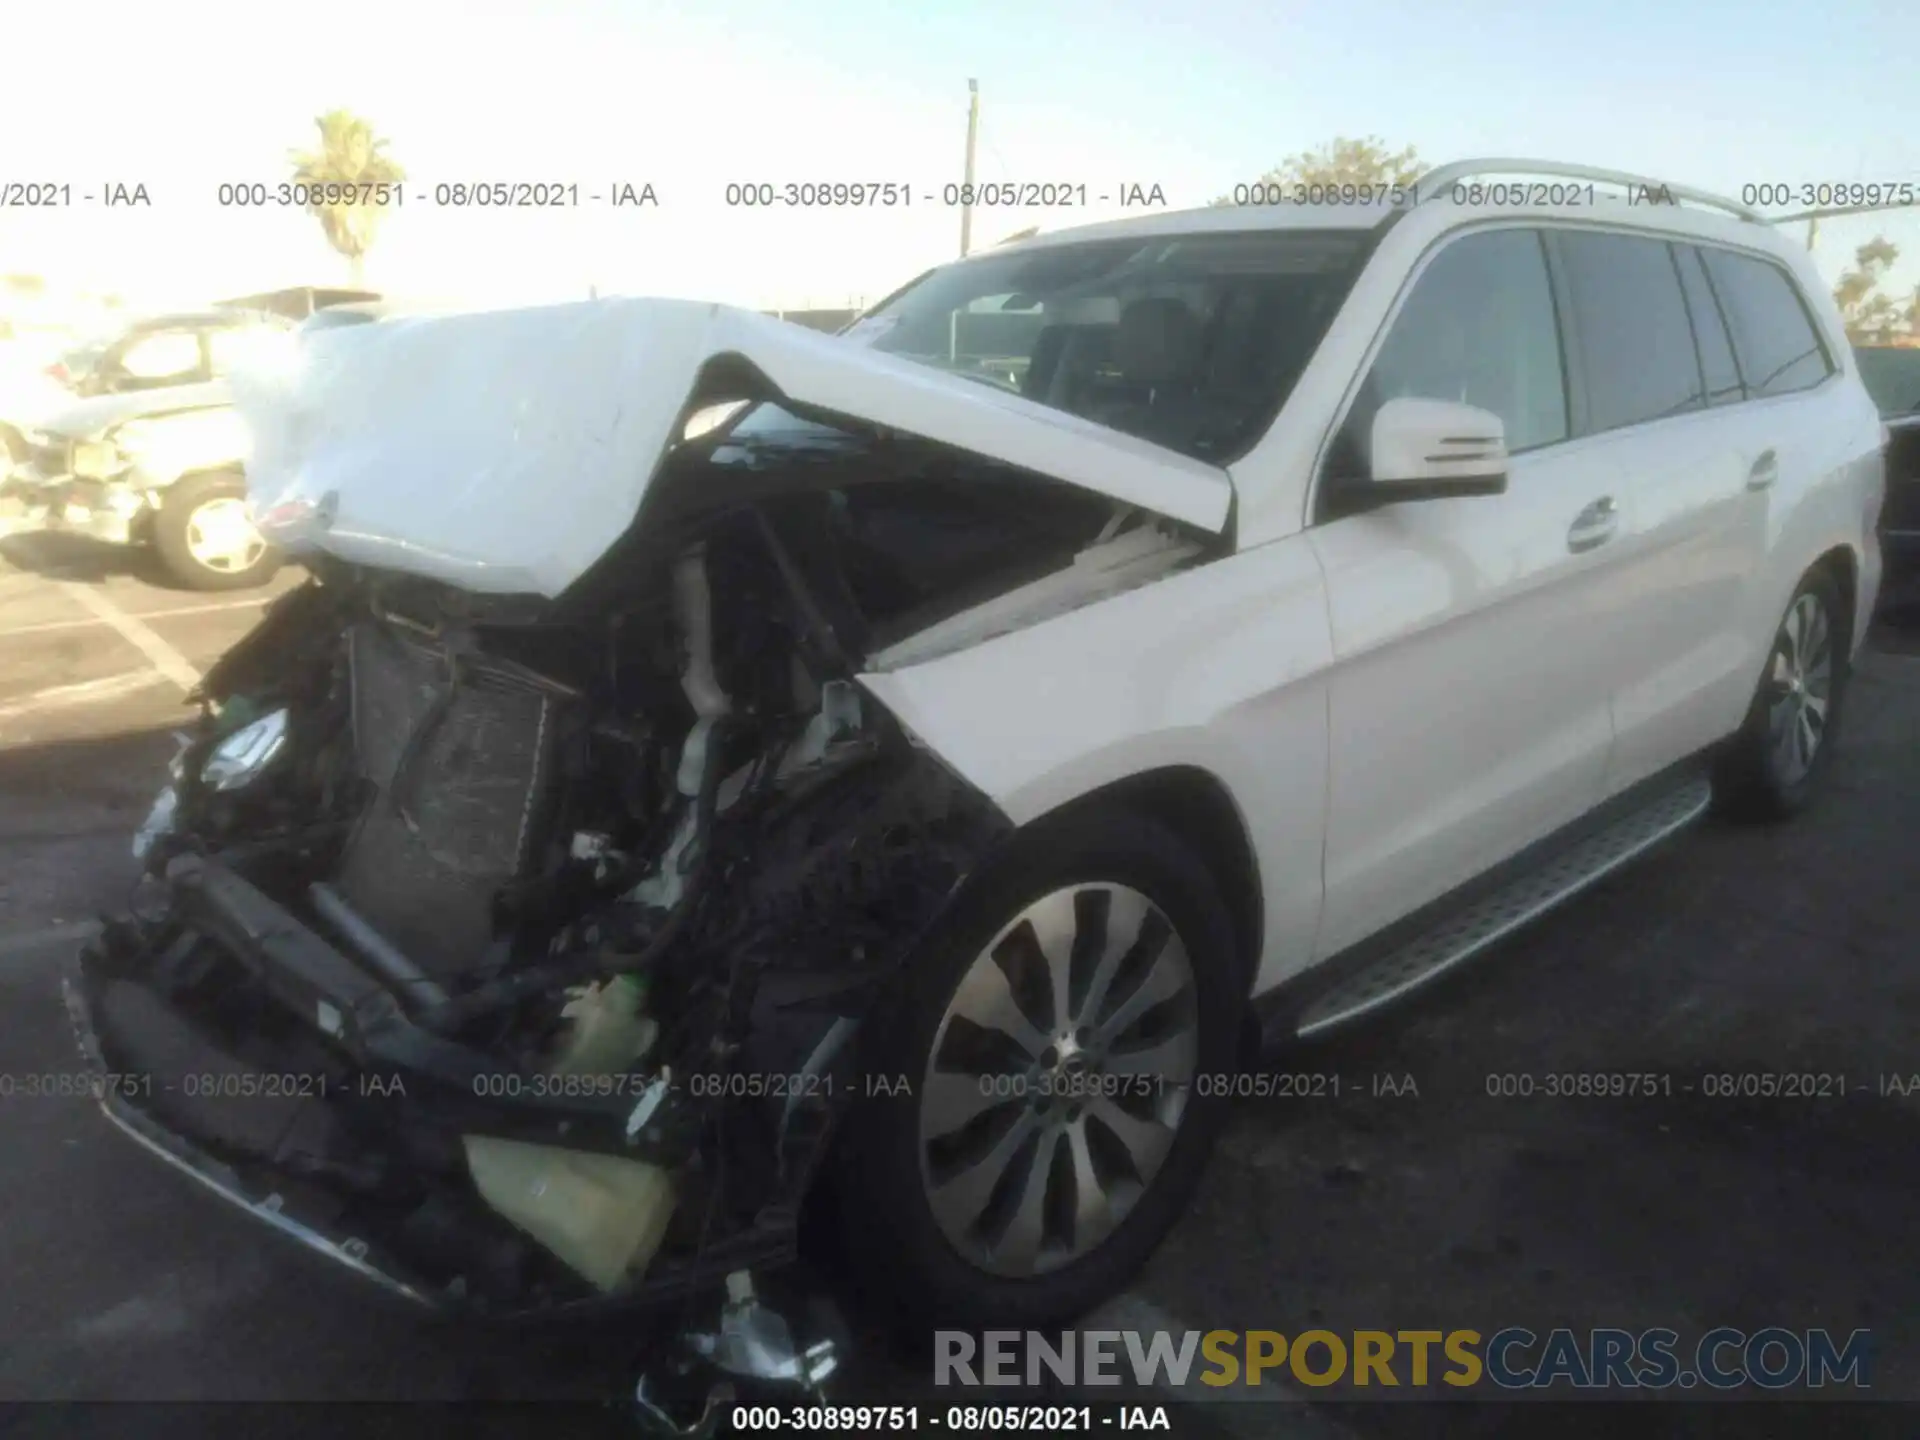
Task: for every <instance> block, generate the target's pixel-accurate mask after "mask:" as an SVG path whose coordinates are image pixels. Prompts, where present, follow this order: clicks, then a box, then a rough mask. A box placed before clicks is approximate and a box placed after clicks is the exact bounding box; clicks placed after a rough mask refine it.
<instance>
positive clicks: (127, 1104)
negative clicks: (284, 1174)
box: [65, 978, 437, 1306]
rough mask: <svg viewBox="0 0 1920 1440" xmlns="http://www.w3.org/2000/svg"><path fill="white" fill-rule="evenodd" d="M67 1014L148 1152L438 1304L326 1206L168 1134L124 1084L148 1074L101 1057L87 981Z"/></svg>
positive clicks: (352, 1264)
mask: <svg viewBox="0 0 1920 1440" xmlns="http://www.w3.org/2000/svg"><path fill="white" fill-rule="evenodd" d="M65 990H66V997H67V1014H68V1017H69V1018H70V1019H71V1020H72V1022H73V1029H74V1037H75V1039H76V1040H77V1041H78V1043H79V1046H80V1053H81V1054H82V1056H83V1057H85V1059H86V1060H87V1062H88V1064H89V1066H90V1068H91V1069H92V1070H93V1072H94V1076H95V1079H96V1082H97V1084H98V1087H99V1090H100V1108H101V1110H102V1111H103V1112H104V1113H105V1114H106V1117H107V1119H109V1120H111V1121H112V1122H113V1123H114V1125H116V1126H117V1127H118V1128H119V1129H120V1130H121V1131H123V1132H124V1133H125V1134H127V1135H129V1136H131V1137H132V1138H133V1139H134V1140H136V1141H138V1142H139V1143H140V1145H142V1146H143V1147H144V1148H145V1149H147V1150H148V1151H150V1152H151V1153H153V1154H154V1155H157V1156H158V1157H159V1158H160V1159H162V1160H164V1161H166V1163H167V1164H169V1165H171V1166H172V1167H173V1168H174V1169H176V1170H178V1171H180V1172H181V1173H183V1174H185V1175H188V1176H191V1177H192V1178H193V1179H195V1180H197V1181H199V1183H200V1184H202V1185H204V1186H205V1187H206V1188H207V1189H209V1190H211V1191H212V1192H213V1193H214V1194H216V1195H218V1196H219V1197H220V1198H221V1199H222V1200H225V1201H227V1202H228V1203H229V1204H231V1205H234V1206H237V1207H238V1208H239V1209H241V1210H244V1211H245V1212H246V1213H247V1214H249V1215H251V1216H253V1217H254V1219H256V1220H258V1221H260V1222H261V1223H262V1224H264V1225H266V1226H268V1227H269V1228H271V1229H273V1230H277V1231H279V1232H280V1233H281V1234H282V1235H285V1236H287V1237H289V1238H290V1239H292V1240H295V1241H297V1242H298V1243H299V1244H301V1245H303V1246H305V1247H306V1248H307V1249H309V1250H312V1251H314V1252H316V1253H318V1254H321V1255H324V1256H326V1257H327V1258H328V1259H329V1260H333V1261H335V1262H337V1263H338V1264H340V1265H343V1266H345V1267H346V1268H347V1269H349V1270H351V1271H353V1272H354V1273H355V1274H357V1275H360V1276H363V1277H364V1278H366V1279H368V1280H371V1281H372V1282H374V1283H375V1284H376V1285H379V1286H380V1287H381V1288H383V1289H385V1290H387V1291H389V1292H391V1293H392V1294H395V1295H398V1296H400V1297H401V1298H402V1299H404V1300H408V1301H411V1302H413V1303H414V1304H418V1305H426V1306H433V1305H435V1304H436V1303H437V1298H436V1297H435V1296H434V1295H433V1294H431V1293H430V1291H429V1288H428V1286H427V1285H426V1284H425V1283H424V1282H422V1281H421V1280H420V1279H419V1278H418V1277H416V1276H412V1275H409V1274H408V1273H407V1272H406V1271H405V1270H404V1268H403V1267H401V1266H400V1265H399V1264H398V1263H396V1262H394V1261H393V1260H391V1259H390V1258H387V1257H380V1256H375V1255H374V1253H373V1251H372V1247H371V1246H369V1245H368V1243H367V1242H366V1241H365V1240H364V1239H362V1238H360V1237H359V1236H357V1235H349V1234H346V1233H344V1232H341V1231H339V1230H337V1229H335V1228H334V1226H333V1225H332V1224H331V1223H330V1218H329V1216H328V1215H327V1213H326V1212H327V1211H328V1209H329V1208H330V1207H327V1206H324V1205H311V1202H308V1203H306V1204H303V1203H302V1201H301V1200H300V1199H299V1198H295V1199H293V1200H289V1198H288V1196H287V1193H286V1188H277V1189H276V1188H272V1182H273V1178H274V1177H272V1176H271V1175H266V1176H263V1177H261V1178H260V1179H258V1180H255V1181H253V1182H249V1180H248V1179H247V1178H245V1177H243V1176H242V1175H241V1173H240V1172H239V1171H238V1170H236V1169H235V1168H234V1167H232V1166H230V1165H228V1164H225V1163H224V1162H222V1161H220V1160H218V1159H216V1158H215V1157H214V1156H213V1155H210V1154H209V1153H207V1152H206V1151H205V1150H202V1149H200V1148H198V1147H196V1146H195V1145H194V1144H192V1143H191V1142H190V1141H188V1140H186V1139H184V1138H183V1137H181V1136H179V1135H177V1134H175V1133H174V1132H172V1131H171V1130H169V1129H167V1128H166V1127H165V1126H164V1125H162V1124H161V1123H160V1122H159V1121H158V1120H156V1119H155V1118H154V1117H153V1115H152V1114H151V1113H150V1112H149V1111H147V1110H144V1109H142V1108H141V1107H140V1106H139V1105H138V1104H136V1103H135V1101H134V1100H133V1099H132V1098H130V1097H129V1096H128V1095H125V1094H122V1093H121V1090H120V1087H121V1086H122V1085H126V1086H128V1087H129V1088H131V1089H138V1090H141V1091H143V1092H144V1091H145V1090H146V1089H147V1087H146V1085H145V1084H144V1083H143V1081H144V1080H145V1077H144V1076H140V1075H138V1074H137V1073H133V1072H126V1071H116V1070H113V1069H112V1068H111V1067H110V1065H109V1063H108V1061H107V1059H106V1057H105V1055H104V1054H103V1052H102V1049H101V1045H100V1039H99V1033H98V1031H97V1030H96V1028H95V1025H94V1019H93V1007H92V1005H91V1004H90V1002H89V1000H88V998H87V990H88V987H87V985H86V982H85V980H84V979H79V980H76V979H71V978H70V979H68V980H67V981H66V984H65Z"/></svg>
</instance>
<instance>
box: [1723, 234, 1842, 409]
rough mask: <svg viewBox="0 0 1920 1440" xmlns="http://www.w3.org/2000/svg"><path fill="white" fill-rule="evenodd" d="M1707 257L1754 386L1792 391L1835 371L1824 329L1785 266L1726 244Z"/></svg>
mask: <svg viewBox="0 0 1920 1440" xmlns="http://www.w3.org/2000/svg"><path fill="white" fill-rule="evenodd" d="M1706 258H1707V273H1708V274H1710V275H1711V276H1712V277H1713V288H1714V290H1715V292H1716V293H1717V294H1718V295H1719V296H1720V303H1721V304H1722V305H1723V306H1725V307H1726V311H1727V323H1728V324H1729V325H1731V326H1732V327H1733V348H1734V353H1735V354H1736V355H1737V356H1739V358H1740V373H1741V375H1742V377H1743V378H1744V379H1745V380H1746V382H1747V389H1748V390H1749V391H1751V392H1752V393H1753V394H1755V395H1790V394H1792V393H1793V392H1794V391H1796V390H1806V389H1809V388H1811V387H1812V386H1815V385H1818V384H1819V383H1820V382H1821V381H1822V380H1824V379H1826V378H1827V376H1829V375H1831V374H1832V373H1833V365H1832V362H1831V361H1829V360H1828V359H1827V351H1826V347H1825V346H1824V345H1822V344H1821V343H1820V335H1819V332H1818V331H1816V330H1815V329H1814V328H1813V320H1812V318H1811V317H1810V316H1809V315H1808V314H1807V307H1806V306H1805V305H1804V304H1803V303H1802V302H1801V299H1800V295H1799V293H1798V292H1797V291H1796V290H1795V289H1794V288H1793V282H1792V281H1791V280H1789V279H1788V278H1787V276H1786V272H1785V271H1783V270H1781V269H1780V268H1779V266H1777V265H1769V264H1768V263H1767V262H1766V261H1764V260H1755V259H1753V258H1751V257H1750V256H1746V255H1735V254H1733V253H1732V252H1731V251H1727V250H1708V251H1706Z"/></svg>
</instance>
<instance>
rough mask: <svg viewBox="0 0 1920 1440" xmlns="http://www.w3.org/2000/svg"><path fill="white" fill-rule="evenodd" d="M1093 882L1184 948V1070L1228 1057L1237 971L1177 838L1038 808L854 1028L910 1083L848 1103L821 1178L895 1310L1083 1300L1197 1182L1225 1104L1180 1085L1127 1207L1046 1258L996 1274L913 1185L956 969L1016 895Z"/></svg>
mask: <svg viewBox="0 0 1920 1440" xmlns="http://www.w3.org/2000/svg"><path fill="white" fill-rule="evenodd" d="M1101 882H1105V883H1107V884H1118V885H1124V886H1127V887H1130V888H1132V889H1133V890H1136V891H1138V892H1140V894H1141V895H1143V896H1145V897H1146V898H1147V899H1148V900H1149V901H1151V902H1152V903H1153V904H1154V905H1156V906H1158V907H1159V909H1160V910H1161V911H1162V912H1164V915H1165V917H1166V919H1167V920H1168V921H1170V922H1171V924H1172V926H1173V928H1174V930H1175V931H1176V932H1177V934H1178V936H1179V939H1180V941H1181V942H1182V943H1183V944H1184V945H1185V947H1186V950H1187V955H1188V958H1189V960H1190V962H1191V966H1192V979H1193V992H1194V1010H1193V1014H1194V1017H1195V1020H1196V1022H1197V1024H1196V1035H1197V1063H1196V1065H1195V1070H1194V1074H1195V1077H1200V1076H1210V1075H1218V1074H1221V1073H1223V1072H1230V1071H1232V1070H1234V1069H1235V1068H1236V1061H1237V1056H1238V1048H1237V1047H1238V1038H1239V1034H1240V1025H1241V1017H1242V1014H1243V1012H1244V1010H1245V977H1244V970H1243V967H1242V966H1241V965H1240V964H1238V963H1237V957H1236V954H1235V946H1234V929H1233V924H1232V920H1231V917H1230V915H1229V913H1228V911H1227V907H1226V904H1225V902H1224V900H1223V899H1222V897H1221V894H1220V891H1219V887H1218V886H1217V885H1216V884H1215V882H1214V880H1213V878H1212V876H1211V874H1210V873H1209V872H1208V870H1207V868H1206V866H1204V865H1203V864H1202V863H1201V862H1200V861H1199V860H1198V858H1197V857H1196V856H1195V855H1194V853H1193V852H1192V850H1191V849H1189V848H1188V847H1187V846H1186V845H1185V844H1183V843H1182V842H1181V840H1180V839H1179V837H1178V836H1176V835H1175V834H1173V833H1172V832H1171V831H1169V830H1167V829H1166V828H1165V827H1164V826H1162V825H1159V824H1157V823H1154V822H1152V821H1149V820H1147V819H1144V818H1142V817H1139V816H1137V815H1134V814H1132V813H1130V812H1124V811H1118V810H1111V809H1110V810H1105V811H1103V812H1097V813H1096V812H1083V813H1080V814H1078V815H1074V816H1070V817H1064V818H1063V819H1061V820H1060V821H1057V822H1052V823H1047V822H1042V824H1041V825H1040V826H1038V827H1036V829H1035V830H1034V831H1031V832H1029V833H1028V834H1027V835H1025V836H1023V837H1021V838H1020V839H1019V840H1017V841H1016V843H1015V844H1014V846H1013V847H1012V849H1011V852H1010V853H1009V854H1008V855H1007V856H1005V857H1003V862H1002V863H999V864H997V865H995V866H994V867H993V868H992V870H991V871H990V872H989V873H986V874H982V875H980V876H977V877H976V878H975V880H974V881H973V882H972V883H971V884H970V885H969V886H968V888H967V889H966V890H965V891H963V893H962V894H961V895H960V897H959V898H958V900H957V901H956V904H955V908H954V910H953V911H952V912H951V913H950V915H949V916H948V918H947V921H946V923H945V924H943V925H942V926H941V927H939V929H938V931H937V933H935V934H934V935H933V936H932V937H931V939H930V940H929V941H928V942H927V943H926V944H925V945H924V946H923V947H922V948H921V950H920V952H919V954H918V955H917V956H916V957H915V958H914V959H913V960H912V961H910V962H909V970H908V972H907V974H906V975H905V976H904V977H903V981H904V983H903V985H902V986H901V988H900V990H899V992H898V993H897V994H896V995H894V996H893V997H892V998H891V999H889V1000H888V1001H886V1002H884V1003H883V1004H882V1006H881V1007H880V1008H879V1011H878V1013H876V1014H875V1015H873V1016H872V1017H871V1018H870V1020H869V1022H868V1023H867V1024H865V1025H864V1026H863V1027H862V1031H863V1036H864V1039H863V1055H862V1059H863V1068H864V1069H865V1071H866V1073H867V1074H868V1075H869V1076H870V1077H899V1076H905V1077H907V1078H908V1080H909V1082H910V1083H911V1085H912V1087H913V1089H914V1092H915V1093H914V1095H913V1096H912V1097H908V1096H900V1097H898V1098H891V1099H889V1098H882V1097H880V1096H877V1095H876V1096H874V1097H873V1098H868V1099H864V1100H861V1101H859V1102H857V1103H856V1104H855V1105H854V1107H853V1111H852V1113H851V1114H850V1115H849V1117H848V1123H847V1129H846V1131H845V1132H844V1133H843V1136H842V1141H841V1144H840V1145H839V1146H838V1147H837V1151H836V1170H837V1173H836V1174H835V1176H834V1181H835V1184H834V1187H833V1193H834V1194H835V1195H836V1197H837V1204H838V1210H839V1218H840V1220H841V1222H842V1229H843V1235H844V1237H845V1250H846V1253H847V1255H848V1257H849V1258H850V1259H851V1261H852V1262H853V1264H854V1265H855V1266H856V1267H857V1269H858V1270H859V1271H860V1272H861V1278H862V1279H863V1280H865V1281H866V1282H867V1285H866V1288H867V1289H869V1290H870V1291H871V1292H873V1293H874V1294H875V1296H876V1297H877V1298H878V1299H879V1300H880V1301H881V1302H882V1303H883V1304H884V1305H886V1306H887V1307H888V1308H890V1309H892V1310H893V1311H894V1313H895V1314H896V1316H897V1317H899V1318H900V1319H902V1320H904V1321H906V1322H907V1323H908V1324H909V1325H917V1324H937V1325H940V1326H947V1327H963V1328H964V1327H973V1328H981V1327H986V1326H1002V1325H1004V1326H1014V1327H1029V1326H1031V1327H1042V1326H1047V1325H1052V1324H1060V1323H1064V1322H1066V1321H1069V1320H1071V1319H1072V1318H1074V1317H1076V1316H1079V1315H1081V1314H1084V1313H1085V1312H1086V1311H1087V1310H1089V1309H1091V1308H1092V1307H1093V1306H1095V1305H1097V1304H1098V1303H1099V1302H1100V1301H1101V1300H1103V1299H1105V1298H1107V1297H1108V1296H1110V1295H1112V1294H1114V1293H1116V1292H1117V1291H1119V1290H1120V1288H1121V1287H1122V1286H1123V1285H1125V1283H1126V1282H1127V1280H1128V1278H1129V1277H1130V1276H1132V1275H1133V1273H1134V1272H1135V1271H1136V1270H1137V1269H1138V1268H1139V1267H1140V1266H1141V1265H1142V1264H1143V1263H1144V1262H1145V1261H1146V1259H1147V1257H1148V1256H1149V1255H1150V1254H1151V1253H1152V1252H1153V1250H1154V1248H1155V1247H1156V1246H1157V1245H1158V1244H1159V1243H1160V1241H1161V1239H1162V1238H1163V1237H1164V1236H1165V1235H1166V1233H1167V1231H1168V1230H1169V1229H1170V1228H1171V1227H1172V1225H1173V1223H1174V1221H1175V1220H1176V1219H1177V1218H1178V1217H1179V1215H1180V1214H1181V1212H1182V1210H1183V1209H1184V1208H1185V1206H1186V1204H1187V1202H1188V1200H1189V1199H1190V1197H1191V1196H1192V1193H1193V1189H1194V1186H1195V1185H1196V1184H1197V1183H1198V1181H1199V1178H1200V1172H1201V1169H1202V1167H1203V1166H1204V1164H1205V1161H1206V1157H1207V1155H1208V1153H1209V1151H1210V1150H1211V1149H1212V1146H1213V1142H1214V1139H1215V1137H1216V1135H1217V1133H1218V1131H1219V1127H1220V1123H1221V1120H1222V1119H1223V1118H1224V1113H1225V1104H1224V1102H1223V1101H1222V1100H1220V1099H1218V1098H1215V1096H1214V1095H1213V1094H1203V1093H1201V1092H1202V1091H1203V1090H1205V1089H1206V1088H1207V1087H1205V1086H1198V1085H1196V1086H1194V1087H1193V1088H1191V1089H1189V1091H1188V1094H1187V1101H1186V1107H1185V1109H1184V1111H1183V1112H1182V1114H1181V1118H1180V1121H1179V1124H1178V1128H1177V1129H1176V1130H1175V1131H1174V1134H1173V1139H1172V1142H1171V1147H1170V1148H1169V1149H1168V1150H1167V1152H1166V1155H1165V1159H1164V1160H1163V1161H1161V1162H1160V1164H1159V1168H1158V1169H1157V1170H1156V1171H1155V1172H1154V1173H1153V1175H1152V1176H1151V1178H1150V1179H1149V1180H1148V1182H1147V1184H1146V1185H1145V1187H1144V1189H1143V1190H1142V1191H1141V1192H1140V1193H1139V1196H1138V1199H1137V1200H1136V1201H1134V1203H1133V1206H1132V1209H1131V1210H1130V1211H1129V1212H1128V1213H1127V1214H1126V1216H1125V1218H1124V1219H1122V1220H1121V1221H1120V1222H1119V1223H1118V1225H1117V1226H1116V1228H1115V1229H1114V1230H1113V1231H1112V1232H1111V1233H1110V1234H1108V1235H1107V1236H1106V1237H1105V1239H1104V1240H1101V1241H1099V1242H1098V1243H1097V1244H1095V1245H1094V1246H1093V1247H1092V1248H1091V1249H1090V1250H1089V1251H1088V1252H1087V1253H1085V1254H1083V1255H1080V1256H1078V1257H1077V1258H1074V1259H1072V1260H1070V1261H1068V1262H1066V1263H1065V1264H1063V1265H1060V1266H1059V1267H1058V1268H1055V1269H1051V1270H1046V1271H1043V1272H1042V1273H1039V1274H1037V1275H1031V1276H1022V1277H1007V1276H1001V1275H996V1274H994V1273H992V1272H991V1271H989V1270H987V1269H984V1268H981V1267H980V1266H978V1265H976V1264H975V1263H973V1262H972V1261H970V1260H969V1259H967V1258H966V1257H965V1256H964V1255H963V1254H962V1253H961V1251H960V1250H959V1249H957V1248H956V1247H955V1246H954V1245H952V1244H950V1243H949V1242H948V1240H947V1238H946V1236H945V1235H944V1234H943V1233H942V1232H941V1229H940V1227H939V1224H938V1222H937V1220H936V1219H935V1216H934V1211H933V1206H932V1204H931V1202H930V1201H929V1199H928V1196H927V1193H926V1190H925V1187H924V1184H923V1180H922V1173H921V1151H920V1143H921V1140H920V1106H919V1100H918V1096H919V1092H920V1087H921V1077H922V1076H923V1075H925V1074H926V1070H927V1066H928V1063H929V1060H930V1058H931V1056H932V1051H933V1046H934V1043H935V1040H936V1037H937V1036H938V1034H939V1027H940V1024H941V1020H942V1018H943V1016H944V1015H945V1014H946V1010H947V1006H948V1003H949V1001H950V1000H951V999H952V998H953V996H954V994H955V993H956V990H957V987H958V986H959V984H960V982H961V979H962V978H963V977H964V976H965V975H966V973H967V971H968V968H969V967H970V966H971V965H972V963H973V962H974V961H975V960H976V958H977V957H979V956H980V955H981V953H982V952H983V951H984V950H985V948H986V947H987V946H988V944H989V943H990V942H992V940H993V938H994V937H995V936H996V935H999V934H1000V933H1001V932H1002V930H1003V929H1005V927H1006V926H1007V925H1008V923H1009V922H1010V921H1012V920H1013V919H1014V918H1015V917H1017V916H1018V915H1019V914H1020V913H1021V911H1022V910H1023V909H1024V908H1025V907H1026V906H1027V905H1028V904H1030V903H1031V902H1033V901H1034V900H1036V899H1038V898H1040V897H1042V896H1046V895H1048V894H1049V893H1050V892H1053V891H1055V890H1058V889H1060V888H1062V887H1065V886H1070V885H1075V884H1085V883H1095V884H1097V883H1101ZM1116 983H1118V982H1116ZM1115 993H1116V994H1117V993H1118V992H1115ZM869 1088H870V1090H871V1086H870V1087H869Z"/></svg>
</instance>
